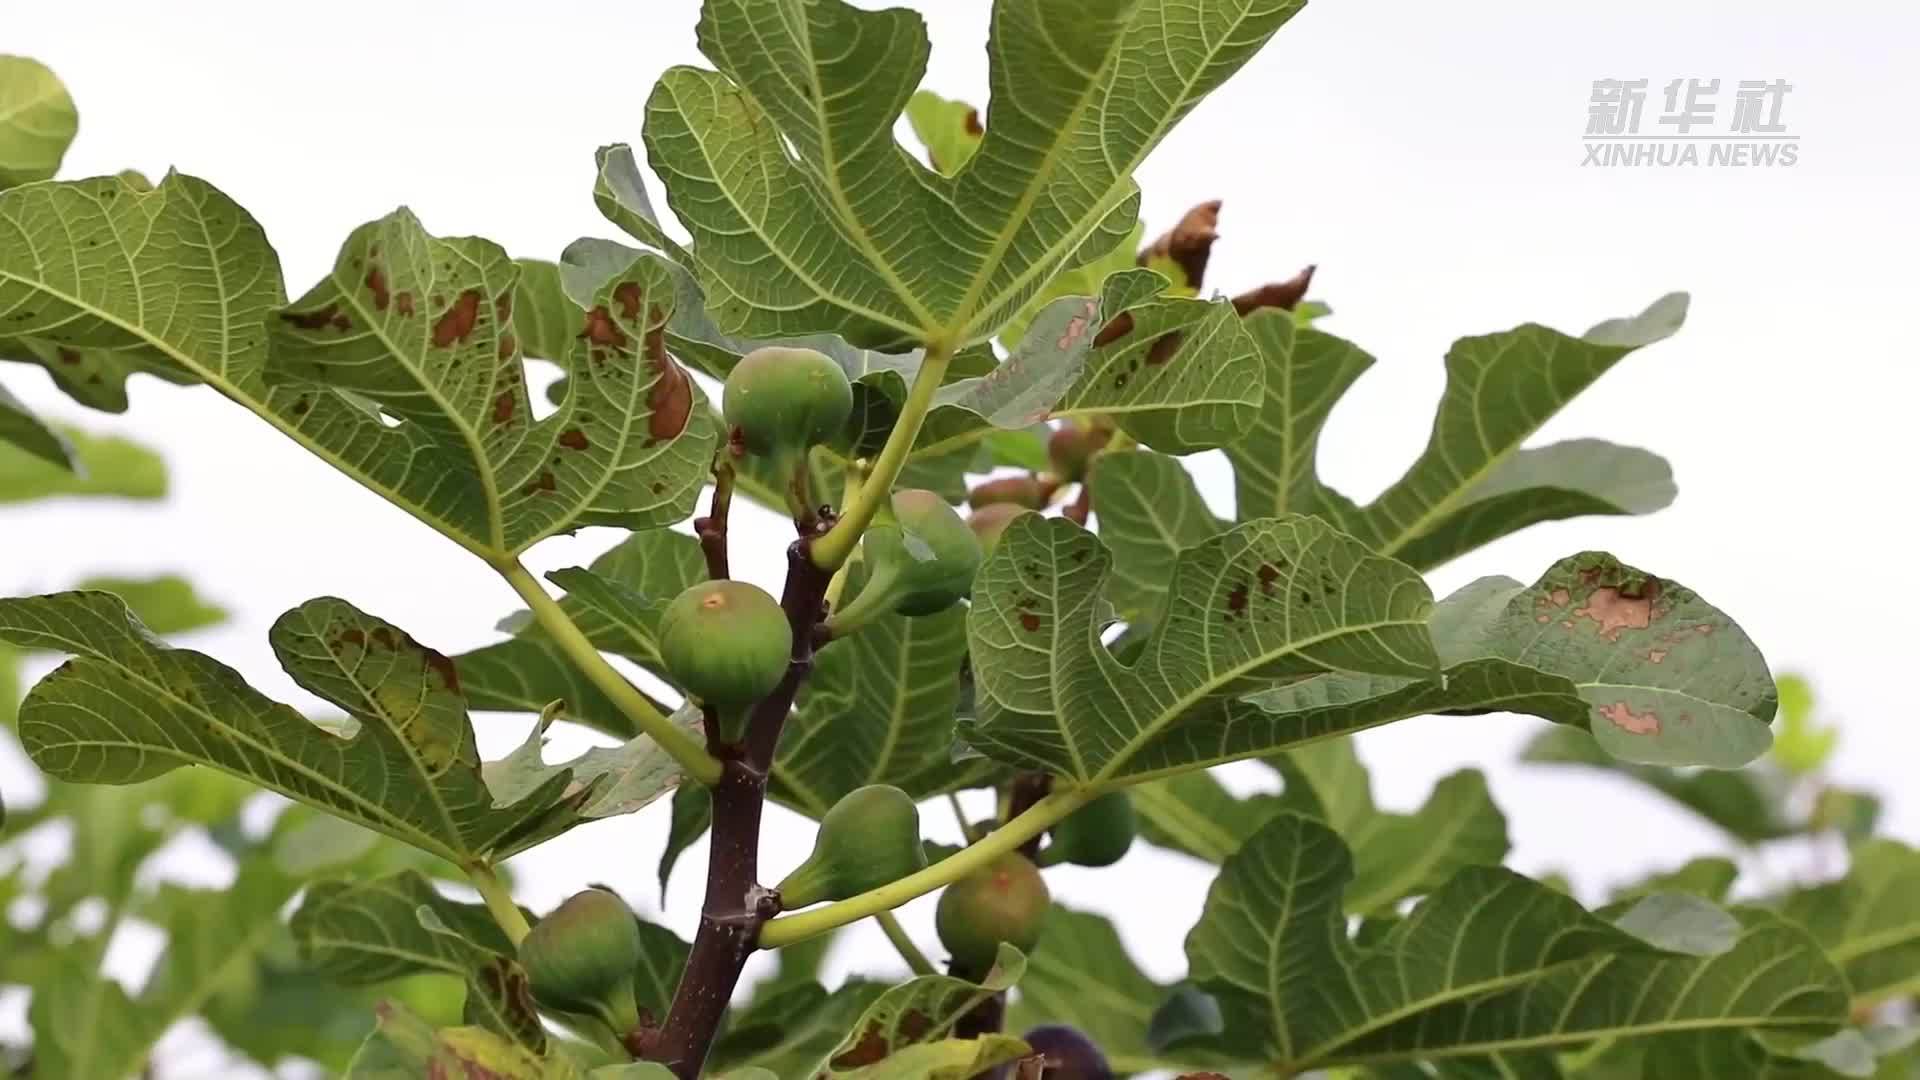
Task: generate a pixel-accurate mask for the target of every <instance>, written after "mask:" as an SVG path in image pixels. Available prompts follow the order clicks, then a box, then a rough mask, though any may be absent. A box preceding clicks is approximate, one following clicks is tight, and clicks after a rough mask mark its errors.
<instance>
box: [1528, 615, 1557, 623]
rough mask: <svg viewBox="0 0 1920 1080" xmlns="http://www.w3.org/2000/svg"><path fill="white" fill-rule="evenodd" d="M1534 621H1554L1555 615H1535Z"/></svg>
mask: <svg viewBox="0 0 1920 1080" xmlns="http://www.w3.org/2000/svg"><path fill="white" fill-rule="evenodd" d="M1533 621H1534V622H1539V623H1549V622H1552V621H1553V616H1551V615H1535V616H1534V617H1533Z"/></svg>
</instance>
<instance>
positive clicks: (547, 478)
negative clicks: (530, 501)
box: [520, 469, 559, 495]
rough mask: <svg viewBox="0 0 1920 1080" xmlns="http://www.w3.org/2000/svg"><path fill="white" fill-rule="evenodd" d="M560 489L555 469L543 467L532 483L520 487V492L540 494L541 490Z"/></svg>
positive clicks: (523, 493) (551, 490)
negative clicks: (554, 476) (554, 475)
mask: <svg viewBox="0 0 1920 1080" xmlns="http://www.w3.org/2000/svg"><path fill="white" fill-rule="evenodd" d="M558 490H559V484H558V483H557V482H556V481H555V480H554V478H553V471H552V470H550V469H542V470H540V475H539V476H538V477H537V478H536V479H535V480H534V481H533V482H532V483H530V484H528V485H527V486H526V487H524V488H521V489H520V493H521V494H522V495H538V494H540V493H541V492H553V491H558Z"/></svg>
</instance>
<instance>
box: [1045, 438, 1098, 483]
mask: <svg viewBox="0 0 1920 1080" xmlns="http://www.w3.org/2000/svg"><path fill="white" fill-rule="evenodd" d="M1111 438H1113V433H1112V432H1110V431H1105V430H1102V429H1099V428H1077V427H1063V428H1061V429H1059V430H1058V431H1055V432H1054V433H1053V434H1052V435H1050V436H1048V438H1047V460H1048V461H1049V462H1051V463H1052V465H1053V473H1054V475H1055V476H1058V477H1059V478H1060V482H1061V483H1063V484H1075V483H1079V482H1080V481H1082V480H1085V479H1086V477H1087V463H1088V462H1089V461H1092V460H1093V455H1094V452H1095V451H1097V450H1099V449H1100V448H1101V447H1103V446H1105V445H1107V440H1109V439H1111Z"/></svg>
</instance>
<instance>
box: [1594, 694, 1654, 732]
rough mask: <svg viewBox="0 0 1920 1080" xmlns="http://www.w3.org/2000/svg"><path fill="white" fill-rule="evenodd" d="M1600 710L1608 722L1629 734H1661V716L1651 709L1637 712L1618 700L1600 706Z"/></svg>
mask: <svg viewBox="0 0 1920 1080" xmlns="http://www.w3.org/2000/svg"><path fill="white" fill-rule="evenodd" d="M1599 712H1600V715H1601V716H1603V717H1606V719H1607V722H1608V723H1611V724H1612V725H1613V726H1614V727H1617V728H1619V729H1620V730H1621V731H1624V732H1626V733H1627V734H1629V735H1658V734H1660V717H1659V715H1658V714H1656V713H1654V712H1653V711H1652V710H1651V709H1649V710H1648V711H1646V712H1643V713H1637V712H1634V711H1633V707H1632V706H1631V705H1628V704H1627V703H1626V702H1624V701H1616V702H1614V703H1613V704H1611V705H1602V706H1600V709H1599Z"/></svg>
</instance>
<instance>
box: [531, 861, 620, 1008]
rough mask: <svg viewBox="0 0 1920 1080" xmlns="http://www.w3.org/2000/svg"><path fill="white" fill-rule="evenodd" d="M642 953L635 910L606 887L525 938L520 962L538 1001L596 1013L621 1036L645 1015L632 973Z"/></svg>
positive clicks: (574, 901) (576, 897)
mask: <svg viewBox="0 0 1920 1080" xmlns="http://www.w3.org/2000/svg"><path fill="white" fill-rule="evenodd" d="M641 953H642V946H641V943H640V925H639V923H638V922H637V921H636V920H635V918H634V914H633V909H632V908H629V907H628V906H627V903H626V901H624V900H622V899H620V898H619V897H618V896H615V895H614V894H613V893H611V892H608V891H607V890H605V889H586V890H583V891H581V892H577V893H575V894H573V895H572V896H570V897H568V898H567V899H566V901H565V902H564V903H562V904H561V905H560V906H559V907H557V908H554V909H553V910H552V911H551V912H549V913H548V914H547V917H546V918H544V919H541V920H540V921H539V922H537V923H535V924H534V926H533V929H532V931H530V932H529V933H528V934H527V936H526V937H525V938H522V939H521V941H520V966H521V967H523V968H525V969H526V971H527V988H528V989H529V990H531V991H532V992H533V999H534V1000H535V1001H537V1002H539V1003H540V1004H541V1005H544V1006H546V1007H547V1008H549V1009H559V1010H562V1011H564V1012H570V1013H578V1014H580V1015H583V1016H591V1017H594V1018H596V1019H598V1020H600V1021H601V1022H603V1023H605V1024H606V1025H607V1026H608V1027H609V1028H610V1029H612V1031H613V1033H614V1034H615V1035H621V1034H624V1033H626V1032H627V1031H628V1030H630V1029H631V1028H632V1027H633V1026H634V1024H636V1023H638V1022H639V1020H640V1006H639V1004H638V1003H637V1001H636V1000H635V998H634V996H633V973H634V971H635V970H636V969H637V968H638V967H639V964H640V961H641V958H642V957H641Z"/></svg>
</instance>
